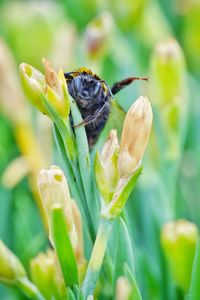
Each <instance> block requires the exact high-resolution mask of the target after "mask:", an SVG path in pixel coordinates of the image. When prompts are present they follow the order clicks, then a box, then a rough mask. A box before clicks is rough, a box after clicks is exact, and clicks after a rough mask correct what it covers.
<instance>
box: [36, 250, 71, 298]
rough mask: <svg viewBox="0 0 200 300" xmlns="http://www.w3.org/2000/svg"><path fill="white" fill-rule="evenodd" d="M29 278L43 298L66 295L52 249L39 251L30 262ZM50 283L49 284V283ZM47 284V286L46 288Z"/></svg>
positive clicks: (63, 296)
mask: <svg viewBox="0 0 200 300" xmlns="http://www.w3.org/2000/svg"><path fill="white" fill-rule="evenodd" d="M30 271H31V279H32V281H33V282H34V283H35V285H36V286H37V287H38V288H39V290H40V292H41V293H42V295H43V296H44V297H45V299H52V298H54V297H55V298H56V297H58V295H59V298H62V299H63V298H65V297H66V288H65V284H64V280H63V277H62V273H61V270H60V266H59V263H58V261H57V258H56V255H55V253H54V252H53V251H52V250H48V251H47V252H46V253H40V254H39V255H38V256H36V257H35V258H33V259H32V260H31V263H30ZM49 283H51V284H49ZM47 286H48V288H47Z"/></svg>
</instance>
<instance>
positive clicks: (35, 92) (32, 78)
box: [19, 63, 48, 114]
mask: <svg viewBox="0 0 200 300" xmlns="http://www.w3.org/2000/svg"><path fill="white" fill-rule="evenodd" d="M19 70H20V77H21V81H22V86H23V89H24V92H25V94H26V96H27V97H28V99H29V100H30V101H31V103H32V104H33V105H34V106H35V107H36V108H37V109H38V110H39V111H41V112H42V113H44V114H48V113H47V111H46V109H45V107H44V105H43V104H42V102H41V98H40V95H41V94H42V93H43V92H44V87H45V77H44V75H43V74H42V73H41V72H39V71H38V70H37V69H35V68H34V67H32V66H30V65H28V64H25V63H23V64H21V65H20V67H19Z"/></svg>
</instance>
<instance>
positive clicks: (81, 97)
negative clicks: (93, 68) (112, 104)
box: [67, 73, 107, 108]
mask: <svg viewBox="0 0 200 300" xmlns="http://www.w3.org/2000/svg"><path fill="white" fill-rule="evenodd" d="M67 83H68V89H69V93H70V95H71V96H72V97H73V98H74V99H75V100H76V102H77V103H78V105H79V106H80V107H82V108H92V107H94V106H95V105H97V104H100V103H101V102H104V101H105V96H106V92H107V90H106V88H105V86H103V84H104V83H102V82H101V80H98V79H96V78H95V77H93V76H91V75H88V74H81V73H80V74H79V75H78V76H76V77H74V78H73V79H72V80H71V81H68V82H67Z"/></svg>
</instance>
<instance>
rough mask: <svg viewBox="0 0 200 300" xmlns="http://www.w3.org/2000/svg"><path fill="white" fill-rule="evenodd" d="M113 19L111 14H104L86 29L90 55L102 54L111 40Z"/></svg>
mask: <svg viewBox="0 0 200 300" xmlns="http://www.w3.org/2000/svg"><path fill="white" fill-rule="evenodd" d="M112 27H113V19H112V16H111V14H110V13H109V12H104V13H102V14H101V15H99V16H98V17H97V18H95V19H94V20H92V21H91V22H90V23H89V24H88V26H87V29H86V46H87V49H88V53H89V55H91V56H92V57H93V56H97V55H99V54H102V53H103V52H104V51H105V49H106V47H107V45H108V43H109V39H110V38H111V32H112Z"/></svg>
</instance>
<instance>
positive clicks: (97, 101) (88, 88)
mask: <svg viewBox="0 0 200 300" xmlns="http://www.w3.org/2000/svg"><path fill="white" fill-rule="evenodd" d="M64 75H65V79H66V82H67V86H68V91H69V94H70V96H71V97H72V98H73V99H74V100H75V101H76V103H77V105H78V108H79V110H80V113H81V115H82V118H83V121H82V122H81V123H79V124H75V125H74V127H78V126H85V129H86V134H87V138H88V143H89V146H90V147H92V145H93V144H94V143H95V141H96V139H97V137H98V135H99V133H100V132H101V130H102V129H103V127H104V125H105V123H106V121H107V119H108V117H109V113H110V110H111V99H112V98H113V96H114V95H115V94H116V93H118V92H119V91H120V90H121V89H123V88H124V87H126V86H127V85H129V84H131V83H132V82H133V81H135V80H148V78H147V77H128V78H126V79H123V80H121V81H119V82H116V83H114V84H113V86H112V88H111V89H110V88H109V86H108V84H107V83H106V81H105V80H102V79H101V78H99V77H98V76H97V75H96V74H93V73H92V71H91V70H89V69H87V68H84V67H83V68H79V69H77V70H75V71H73V72H68V73H65V74H64Z"/></svg>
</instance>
